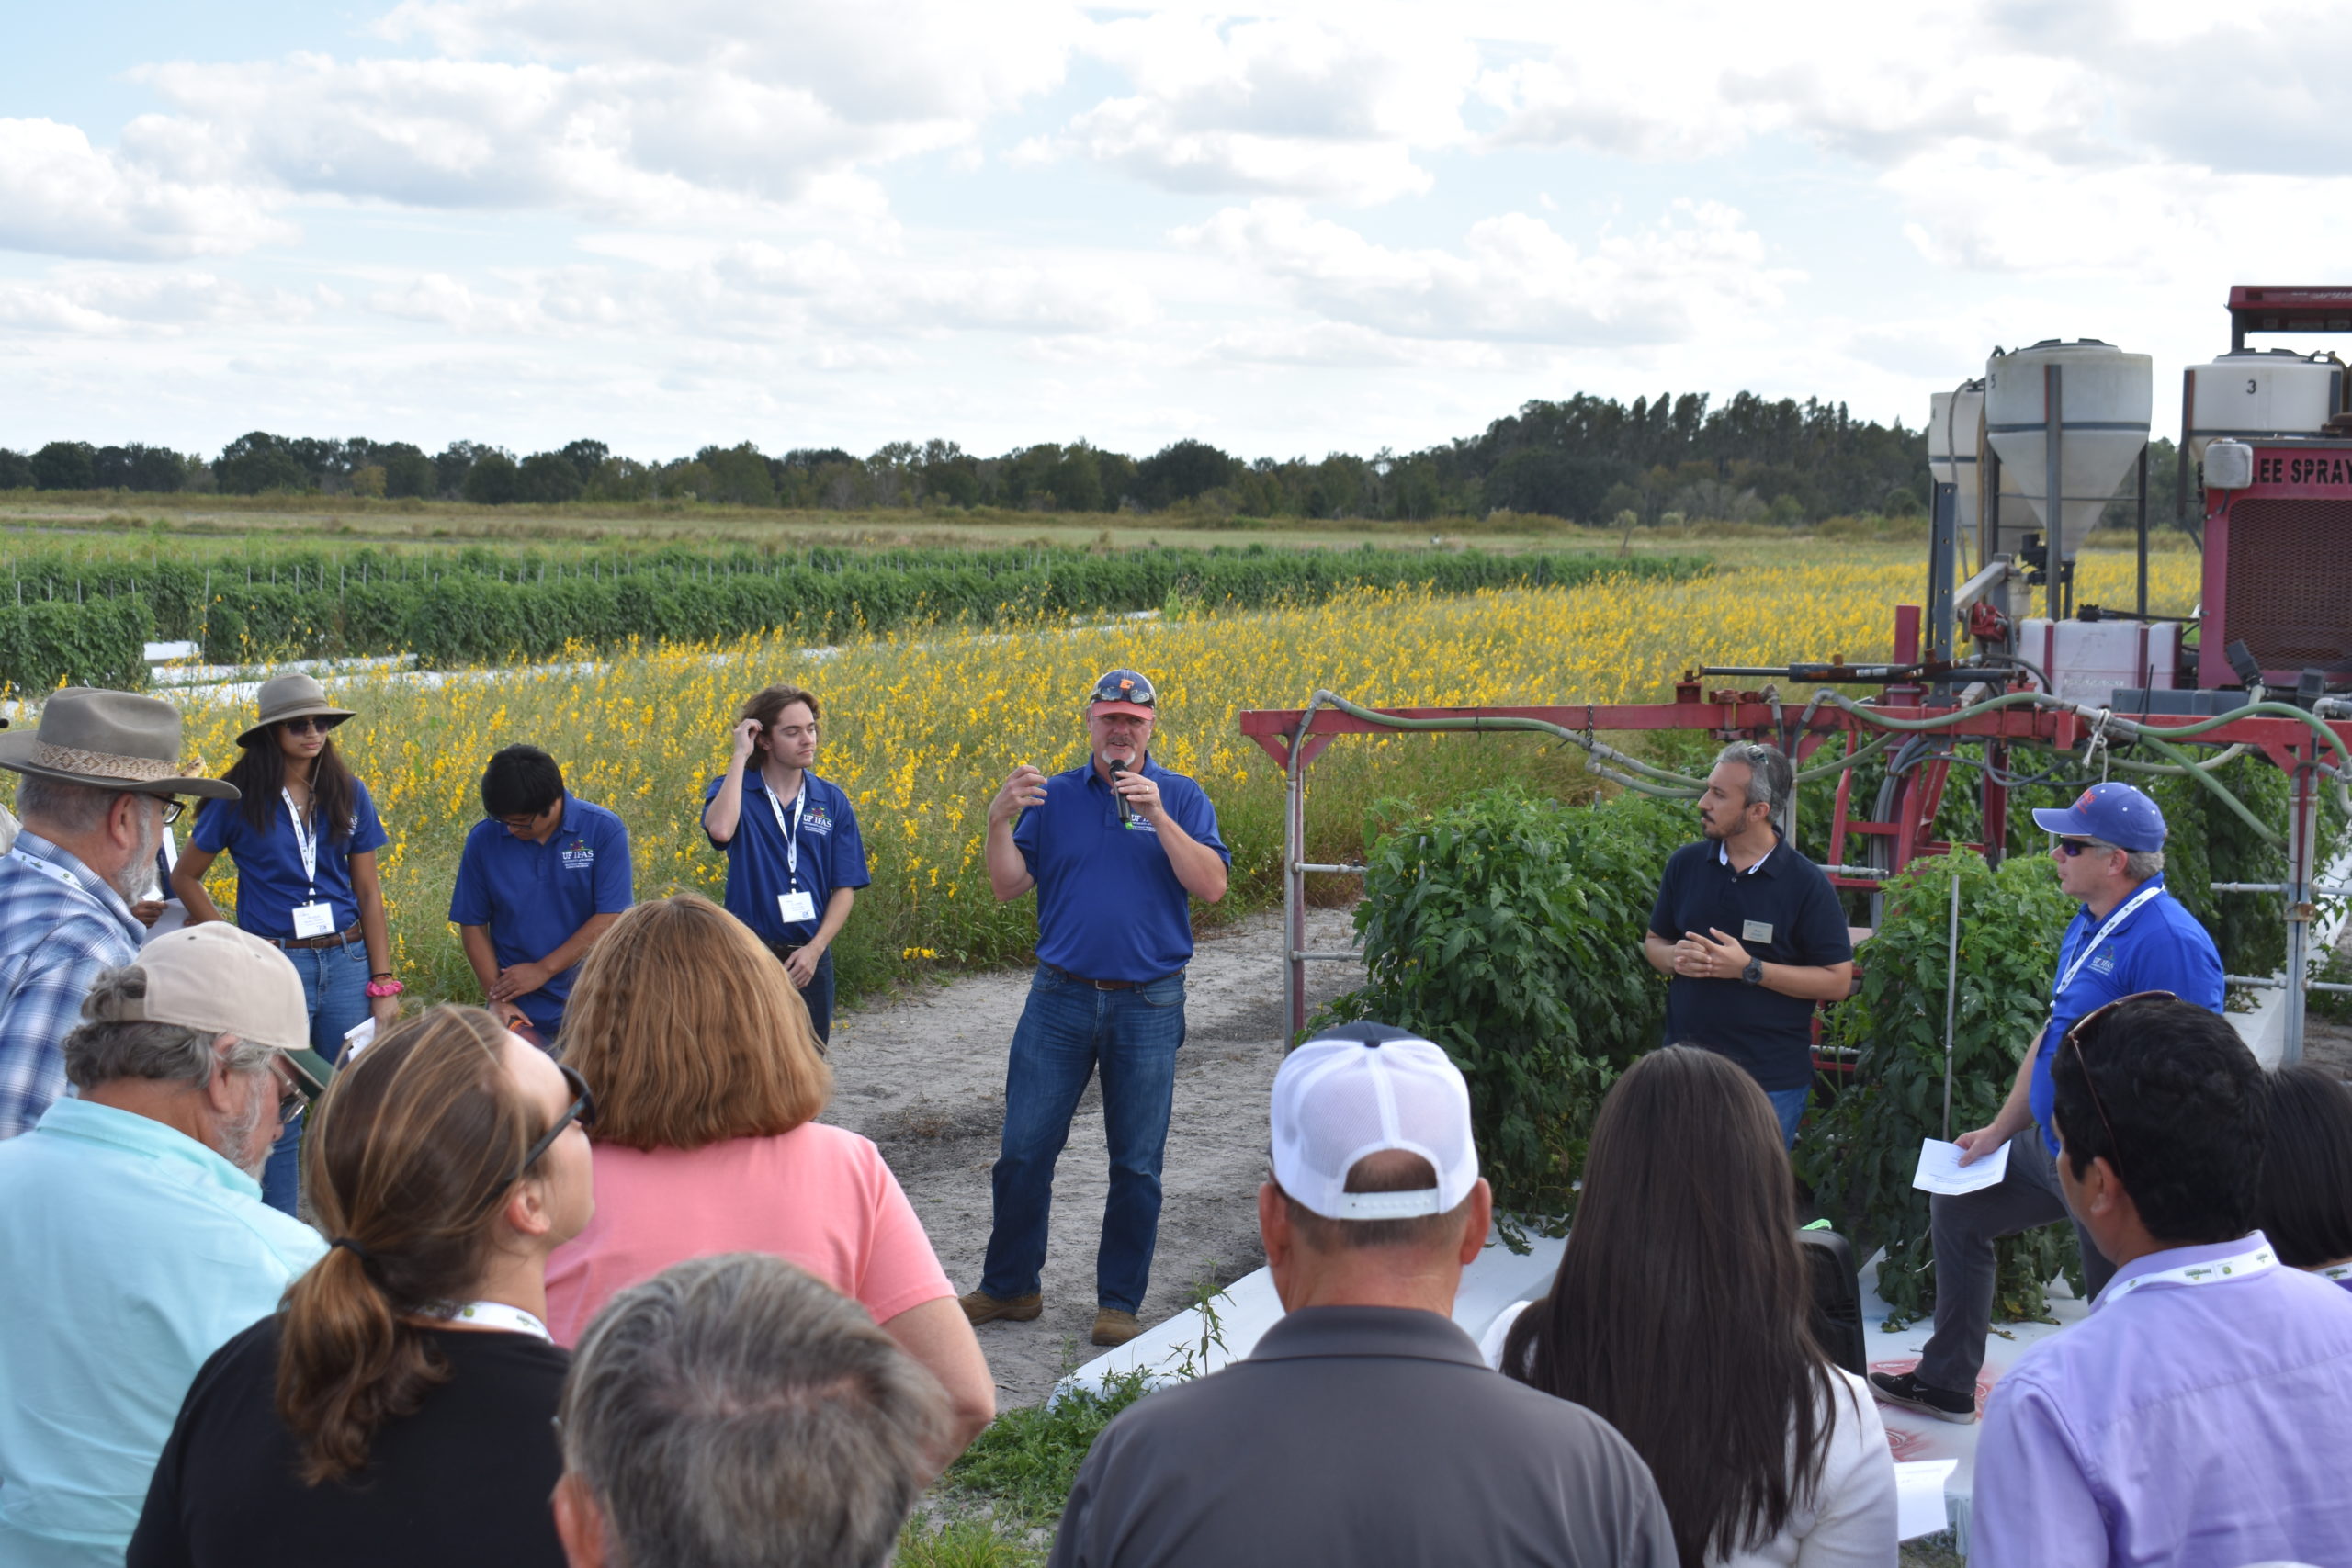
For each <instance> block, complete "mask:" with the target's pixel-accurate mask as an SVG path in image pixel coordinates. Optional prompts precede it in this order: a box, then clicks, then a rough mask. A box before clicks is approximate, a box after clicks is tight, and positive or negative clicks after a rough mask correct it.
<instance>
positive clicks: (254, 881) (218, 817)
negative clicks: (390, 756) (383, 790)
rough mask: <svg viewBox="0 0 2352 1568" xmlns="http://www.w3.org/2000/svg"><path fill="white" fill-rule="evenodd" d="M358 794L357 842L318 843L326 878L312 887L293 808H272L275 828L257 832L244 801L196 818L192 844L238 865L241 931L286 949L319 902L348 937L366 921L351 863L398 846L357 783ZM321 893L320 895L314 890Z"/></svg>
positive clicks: (328, 836)
mask: <svg viewBox="0 0 2352 1568" xmlns="http://www.w3.org/2000/svg"><path fill="white" fill-rule="evenodd" d="M351 782H352V785H353V787H354V788H355V789H356V792H357V794H356V799H355V801H354V807H353V810H352V813H351V834H350V836H349V837H348V838H343V839H338V838H336V837H335V836H334V834H332V833H324V832H322V833H321V834H320V836H319V878H318V880H317V881H316V882H315V883H314V882H311V880H310V879H309V878H308V877H307V876H305V875H304V874H303V872H302V847H301V845H300V843H298V842H297V841H296V840H295V838H294V819H293V818H291V817H289V816H288V815H287V812H286V802H285V801H284V800H282V799H280V800H278V801H276V802H274V803H273V805H274V807H275V809H273V810H272V811H271V812H270V814H269V826H268V827H266V828H264V829H260V830H259V831H255V830H254V826H253V824H252V823H250V822H248V821H246V820H245V806H244V802H243V801H241V800H208V801H206V802H205V803H204V805H203V806H202V807H200V808H198V811H197V814H196V832H195V834H194V835H193V837H192V838H191V839H190V840H189V842H191V843H193V844H194V845H195V846H196V847H197V848H198V849H199V850H202V851H203V852H205V853H207V854H215V855H217V854H219V853H220V852H222V851H224V850H225V851H227V852H228V854H229V857H230V858H231V859H232V860H233V861H235V862H236V863H237V928H238V929H239V930H240V931H251V932H253V933H254V935H255V936H257V937H261V938H264V939H265V940H268V941H276V942H284V941H285V940H287V939H288V938H289V937H291V936H293V935H294V934H295V933H294V906H295V905H297V904H302V903H307V902H309V901H310V899H311V897H319V898H322V899H324V900H325V901H326V903H327V904H328V905H329V906H330V907H331V908H333V909H334V929H335V930H337V931H349V930H350V929H351V928H352V926H353V924H354V923H355V922H356V921H357V920H358V919H359V902H358V900H357V899H356V897H353V896H352V891H351V857H352V856H353V855H356V854H368V853H371V852H374V851H377V850H380V849H382V848H383V847H384V846H385V845H386V844H388V843H390V841H391V840H390V838H388V837H387V836H386V834H385V832H384V825H383V823H381V822H379V821H378V820H377V818H376V802H375V800H374V799H373V798H372V797H371V796H370V795H368V786H367V785H366V784H361V783H360V782H359V781H358V780H357V779H354V780H352V781H351ZM312 888H316V889H317V891H316V893H315V894H313V893H312V892H311V889H312Z"/></svg>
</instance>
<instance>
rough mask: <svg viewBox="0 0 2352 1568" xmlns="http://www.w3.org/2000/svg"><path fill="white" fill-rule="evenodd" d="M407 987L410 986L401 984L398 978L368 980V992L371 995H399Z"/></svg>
mask: <svg viewBox="0 0 2352 1568" xmlns="http://www.w3.org/2000/svg"><path fill="white" fill-rule="evenodd" d="M407 989H408V987H406V986H403V985H401V983H400V982H399V981H398V980H370V981H368V995H369V996H371V997H397V996H399V995H400V994H401V992H402V991H405V990H407Z"/></svg>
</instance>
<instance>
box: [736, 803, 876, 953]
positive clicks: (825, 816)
mask: <svg viewBox="0 0 2352 1568" xmlns="http://www.w3.org/2000/svg"><path fill="white" fill-rule="evenodd" d="M800 777H801V784H802V787H803V791H804V794H805V795H806V797H807V798H806V799H805V800H804V801H803V802H802V803H801V806H800V822H799V830H798V831H797V834H796V835H795V837H796V838H797V840H799V846H800V858H799V867H798V873H797V875H796V874H793V873H791V872H788V871H786V861H787V858H788V857H787V856H786V852H785V841H784V830H783V829H780V828H778V827H777V826H776V813H775V807H777V806H781V807H783V808H784V819H785V821H786V822H787V823H789V822H791V821H792V818H793V809H792V808H793V803H792V802H791V801H789V800H786V801H778V800H776V799H775V795H774V793H773V792H772V791H771V790H769V788H768V783H767V780H766V778H764V777H763V775H762V774H761V773H760V771H759V770H758V769H756V768H751V767H747V768H745V769H744V770H743V787H742V797H743V798H742V801H741V810H740V812H739V814H738V816H737V817H736V819H735V836H734V837H733V838H732V839H729V840H728V841H727V842H725V843H723V844H722V843H720V842H719V841H718V840H717V839H712V840H710V843H711V847H712V848H713V849H715V850H718V851H719V852H722V853H724V854H725V855H726V856H727V912H728V913H729V914H730V915H732V916H734V917H735V918H736V919H739V920H741V921H742V922H743V923H744V924H745V925H747V926H749V927H751V928H752V931H754V932H756V933H757V934H758V935H759V937H760V938H761V940H763V941H765V942H790V943H793V944H795V945H797V944H799V943H801V942H807V941H809V938H811V937H813V936H815V935H816V934H817V927H818V925H819V924H820V923H821V922H822V921H823V919H824V918H825V904H826V901H827V900H829V899H830V898H831V897H832V896H833V889H835V888H837V887H863V886H865V885H866V884H867V883H869V882H872V881H873V880H874V878H873V877H871V876H869V875H868V874H866V870H865V840H863V839H861V838H859V837H858V835H857V810H856V808H855V807H853V806H851V805H850V803H849V796H848V795H844V794H842V789H841V786H840V785H838V784H833V783H832V782H831V780H828V779H820V778H819V777H818V776H817V775H816V774H815V773H803V774H801V775H800ZM726 782H727V778H726V775H725V774H721V775H720V776H718V778H715V779H713V780H711V781H710V784H709V787H708V788H707V789H705V790H704V791H703V792H702V803H703V806H704V807H705V808H706V809H707V808H708V807H709V806H710V803H711V802H712V801H713V800H716V799H717V798H718V788H719V785H721V784H725V783H726ZM705 837H708V835H707V833H706V834H705ZM796 890H797V891H802V892H806V893H809V894H810V895H811V896H812V897H813V898H814V901H815V903H816V906H817V919H814V920H807V921H795V922H793V923H791V924H788V925H787V924H786V922H785V919H784V912H783V910H782V908H780V907H779V906H778V905H777V903H776V899H777V898H778V897H781V896H783V895H784V894H786V893H789V892H793V891H796Z"/></svg>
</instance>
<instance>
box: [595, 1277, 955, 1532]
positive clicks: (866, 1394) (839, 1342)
mask: <svg viewBox="0 0 2352 1568" xmlns="http://www.w3.org/2000/svg"><path fill="white" fill-rule="evenodd" d="M558 1420H559V1425H560V1428H561V1431H562V1434H563V1462H564V1469H565V1470H566V1471H567V1472H570V1473H571V1474H572V1475H574V1476H576V1477H578V1478H579V1480H580V1481H581V1482H582V1483H584V1485H585V1487H586V1489H587V1491H588V1493H589V1494H590V1495H592V1496H593V1497H594V1499H595V1503H596V1506H597V1508H598V1510H599V1511H600V1512H601V1513H602V1515H603V1516H604V1521H605V1531H606V1536H607V1539H608V1540H610V1541H612V1542H613V1543H615V1545H616V1551H614V1553H613V1560H614V1561H615V1562H620V1563H625V1564H627V1568H755V1565H756V1568H769V1565H786V1564H798V1563H806V1564H809V1565H811V1568H814V1565H816V1564H820V1563H821V1564H827V1565H832V1564H843V1565H850V1568H867V1565H872V1568H879V1565H880V1564H882V1563H884V1562H888V1559H889V1556H890V1552H891V1550H892V1548H893V1547H894V1546H895V1545H896V1544H897V1542H898V1538H899V1529H900V1527H901V1526H903V1525H904V1524H905V1523H906V1519H907V1515H908V1514H909V1512H910V1511H911V1510H912V1509H913V1507H914V1505H915V1500H916V1498H917V1497H919V1496H920V1495H922V1489H923V1487H924V1485H925V1484H926V1483H928V1482H929V1481H930V1479H931V1476H932V1474H933V1471H934V1468H935V1467H934V1463H933V1457H932V1456H933V1453H934V1452H935V1451H936V1450H938V1449H939V1448H940V1447H942V1446H943V1444H944V1442H945V1440H946V1438H947V1434H948V1431H949V1424H948V1410H947V1402H946V1395H945V1393H944V1391H943V1390H942V1389H941V1388H940V1386H939V1385H938V1383H937V1382H934V1381H933V1379H932V1377H931V1375H930V1374H929V1373H927V1372H925V1371H923V1370H922V1367H920V1366H918V1365H917V1364H916V1363H915V1361H914V1360H913V1359H911V1358H910V1357H909V1356H908V1355H907V1354H906V1353H905V1352H904V1351H902V1350H900V1349H899V1348H898V1346H897V1345H896V1344H894V1343H893V1342H892V1341H891V1339H890V1337H889V1336H888V1335H886V1334H884V1333H883V1332H882V1331H881V1330H880V1329H879V1328H876V1326H875V1325H874V1322H873V1320H872V1319H871V1318H869V1317H868V1316H867V1315H866V1314H865V1310H864V1309H863V1308H861V1307H859V1306H858V1305H856V1303H853V1302H850V1301H848V1300H846V1299H844V1298H843V1297H842V1296H839V1295H836V1294H835V1293H834V1292H831V1291H830V1290H828V1289H826V1288H825V1287H824V1286H823V1285H821V1284H820V1283H818V1282H817V1281H816V1280H813V1279H811V1278H809V1276H808V1275H807V1274H805V1273H803V1272H801V1271H800V1270H799V1269H796V1268H794V1267H793V1266H792V1265H790V1264H788V1263H786V1262H785V1261H784V1260H783V1259H782V1258H774V1257H770V1256H767V1255H766V1254H763V1253H745V1252H738V1253H728V1254H721V1255H719V1256H717V1257H711V1258H695V1259H694V1260H692V1261H690V1262H686V1263H681V1264H678V1265H677V1266H675V1267H674V1268H672V1269H667V1270H665V1271H664V1272H662V1273H661V1274H658V1275H656V1276H655V1277H654V1278H652V1279H651V1280H647V1281H646V1282H645V1283H644V1284H641V1285H638V1286H634V1287H632V1288H631V1289H629V1290H626V1291H623V1292H620V1294H618V1295H616V1296H615V1297H614V1298H613V1299H612V1300H611V1301H610V1302H609V1303H606V1304H605V1309H604V1310H603V1311H602V1312H600V1313H598V1314H596V1318H595V1321H594V1323H592V1324H590V1325H588V1332H587V1334H586V1335H585V1336H584V1337H582V1339H581V1341H580V1345H579V1348H578V1349H577V1350H575V1351H574V1352H573V1355H572V1360H571V1375H570V1376H569V1377H568V1378H566V1379H565V1380H564V1386H563V1403H562V1406H561V1414H560V1416H559V1418H558Z"/></svg>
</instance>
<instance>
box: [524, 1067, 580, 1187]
mask: <svg viewBox="0 0 2352 1568" xmlns="http://www.w3.org/2000/svg"><path fill="white" fill-rule="evenodd" d="M555 1070H556V1071H557V1072H560V1073H561V1074H562V1075H563V1081H564V1082H565V1083H567V1084H570V1085H571V1092H572V1095H573V1096H574V1098H573V1100H572V1101H571V1106H570V1107H569V1108H567V1109H566V1110H565V1111H564V1113H563V1114H562V1115H560V1116H559V1117H557V1118H556V1119H555V1125H554V1126H552V1127H549V1128H548V1131H547V1135H546V1136H545V1137H543V1138H541V1139H540V1140H539V1141H538V1142H537V1143H536V1144H533V1145H531V1152H530V1153H528V1154H526V1155H525V1156H523V1163H522V1164H521V1165H520V1166H519V1167H517V1168H515V1180H517V1181H520V1180H522V1179H523V1178H525V1177H526V1176H528V1175H529V1174H530V1173H531V1168H532V1167H533V1166H535V1165H537V1164H538V1163H539V1156H541V1155H543V1154H546V1153H547V1152H548V1150H549V1149H551V1148H553V1147H555V1141H556V1139H558V1138H560V1137H561V1136H562V1135H563V1130H564V1129H565V1128H566V1127H569V1126H571V1124H572V1123H573V1122H579V1123H580V1128H581V1131H582V1132H585V1131H587V1130H588V1129H589V1128H591V1127H594V1125H595V1124H596V1097H595V1096H594V1095H593V1094H591V1093H589V1092H588V1080H587V1079H586V1078H583V1077H581V1076H580V1075H579V1074H578V1073H576V1072H574V1071H572V1070H571V1068H570V1067H568V1066H564V1064H562V1063H561V1062H558V1063H557V1064H556V1065H555Z"/></svg>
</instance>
